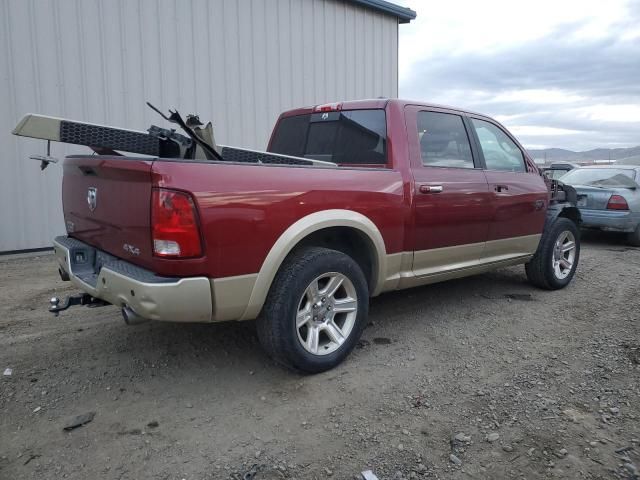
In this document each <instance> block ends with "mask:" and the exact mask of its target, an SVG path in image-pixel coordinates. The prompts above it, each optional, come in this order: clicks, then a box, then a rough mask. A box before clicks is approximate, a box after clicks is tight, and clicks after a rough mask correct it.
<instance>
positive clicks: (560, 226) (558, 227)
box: [525, 217, 580, 290]
mask: <svg viewBox="0 0 640 480" xmlns="http://www.w3.org/2000/svg"><path fill="white" fill-rule="evenodd" d="M565 232H570V233H571V235H573V238H574V240H575V257H574V260H573V264H572V265H571V268H570V270H569V271H568V272H567V275H566V276H563V277H559V276H558V274H557V273H556V270H555V268H554V250H555V246H556V242H557V241H558V239H559V238H560V236H561V235H563V234H565ZM579 260H580V230H579V229H578V227H577V225H576V224H575V223H574V222H573V221H572V220H570V219H568V218H564V217H559V218H557V219H556V220H555V221H554V222H553V223H552V224H551V225H550V226H549V227H548V228H547V230H546V231H545V232H544V234H543V235H542V239H541V241H540V245H539V246H538V250H537V251H536V254H535V255H534V257H533V258H532V259H531V260H530V261H529V263H527V264H526V265H525V271H526V272H527V278H528V279H529V282H531V283H532V284H533V285H535V286H536V287H539V288H544V289H546V290H558V289H560V288H564V287H566V286H567V285H568V284H569V282H571V279H572V278H573V275H574V274H575V272H576V267H577V266H578V261H579Z"/></svg>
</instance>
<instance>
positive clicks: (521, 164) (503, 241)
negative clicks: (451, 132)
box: [467, 115, 548, 262]
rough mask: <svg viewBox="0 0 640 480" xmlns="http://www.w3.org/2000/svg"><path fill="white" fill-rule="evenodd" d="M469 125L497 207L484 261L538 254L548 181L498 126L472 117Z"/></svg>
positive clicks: (494, 211)
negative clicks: (531, 166)
mask: <svg viewBox="0 0 640 480" xmlns="http://www.w3.org/2000/svg"><path fill="white" fill-rule="evenodd" d="M467 126H468V127H469V129H470V130H472V134H473V138H474V141H475V142H476V144H477V147H478V148H477V150H478V151H479V155H480V156H481V157H482V161H483V163H484V165H485V175H486V178H487V183H488V184H489V191H490V192H491V196H492V204H493V215H492V219H491V223H490V226H489V235H488V237H487V245H486V248H485V250H484V253H483V262H492V261H500V260H507V259H509V258H516V257H519V256H524V255H529V254H533V253H535V251H536V249H537V248H538V243H539V241H540V237H541V232H542V229H543V227H544V221H545V215H546V205H547V202H548V190H547V187H546V185H545V183H544V180H543V179H542V177H541V176H540V175H539V174H538V173H537V172H535V171H529V170H532V169H531V168H530V167H528V166H527V162H526V161H525V156H524V153H523V151H522V149H521V148H520V146H519V145H518V144H517V142H516V141H515V140H514V139H512V138H511V136H510V135H509V134H508V133H507V132H506V131H505V130H504V129H503V128H501V127H500V126H499V125H498V124H496V123H494V122H491V121H489V119H486V118H480V117H475V116H473V115H472V116H469V117H468V120H467Z"/></svg>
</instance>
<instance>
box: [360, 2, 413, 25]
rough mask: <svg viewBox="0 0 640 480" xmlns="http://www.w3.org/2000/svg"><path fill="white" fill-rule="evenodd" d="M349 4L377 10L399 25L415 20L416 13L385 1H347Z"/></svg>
mask: <svg viewBox="0 0 640 480" xmlns="http://www.w3.org/2000/svg"><path fill="white" fill-rule="evenodd" d="M349 1H350V2H351V3H355V4H357V5H360V6H362V7H365V8H370V9H372V10H377V11H378V12H381V13H386V14H387V15H392V16H394V17H396V18H397V19H398V21H399V22H400V23H409V22H410V21H411V20H413V19H414V18H416V12H414V11H413V10H411V9H410V8H406V7H401V6H400V5H396V4H395V3H391V2H386V1H385V0H349Z"/></svg>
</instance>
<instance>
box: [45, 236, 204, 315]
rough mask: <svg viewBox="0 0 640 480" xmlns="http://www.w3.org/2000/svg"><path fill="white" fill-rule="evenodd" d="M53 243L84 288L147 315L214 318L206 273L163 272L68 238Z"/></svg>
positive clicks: (63, 265)
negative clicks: (180, 275) (182, 275)
mask: <svg viewBox="0 0 640 480" xmlns="http://www.w3.org/2000/svg"><path fill="white" fill-rule="evenodd" d="M53 248H54V252H55V256H56V259H57V260H58V263H59V264H60V268H61V269H62V271H63V272H64V273H66V274H67V275H68V276H69V280H70V281H71V282H72V283H73V284H74V285H75V286H76V287H78V288H79V289H80V290H82V291H84V292H86V293H88V294H90V295H91V296H93V297H95V298H99V299H101V300H104V301H106V302H109V303H111V304H113V305H115V306H117V307H120V308H125V307H127V308H129V309H131V310H133V311H134V312H135V313H136V314H137V315H138V316H140V317H143V318H146V319H149V320H163V321H174V322H211V321H212V292H211V282H210V280H209V278H207V277H189V278H171V277H160V276H158V275H155V274H154V273H153V272H150V271H149V270H145V269H143V268H140V267H138V266H136V265H133V264H131V263H128V262H125V261H123V260H120V259H118V258H117V257H114V256H112V255H109V254H107V253H105V252H102V251H100V250H98V249H96V248H94V247H91V246H90V245H87V244H86V243H83V242H80V241H79V240H76V239H74V238H70V237H65V236H63V237H57V238H56V239H55V240H54V241H53Z"/></svg>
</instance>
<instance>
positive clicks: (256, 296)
mask: <svg viewBox="0 0 640 480" xmlns="http://www.w3.org/2000/svg"><path fill="white" fill-rule="evenodd" d="M330 227H351V228H355V229H357V230H360V231H361V232H362V233H364V234H365V235H367V237H368V238H369V240H370V241H371V243H372V244H373V246H374V248H375V257H376V259H377V262H376V263H377V265H376V266H375V267H376V268H375V271H374V275H375V288H374V289H373V291H372V292H371V294H372V295H376V294H377V293H379V292H380V290H381V289H382V285H383V283H384V280H385V272H386V269H387V255H386V248H385V244H384V240H383V238H382V234H381V233H380V230H378V227H376V225H375V224H374V223H373V222H372V221H371V220H370V219H369V218H368V217H366V216H364V215H362V214H361V213H358V212H354V211H353V210H341V209H333V210H322V211H320V212H315V213H312V214H310V215H307V216H306V217H303V218H301V219H300V220H298V221H296V222H295V223H294V224H292V225H291V226H290V227H289V228H287V229H286V230H285V231H284V232H283V233H282V235H280V237H279V238H278V240H276V242H275V244H274V245H273V247H271V250H270V251H269V253H268V254H267V257H266V258H265V260H264V262H263V263H262V267H260V271H259V272H258V275H257V278H256V281H255V284H254V286H253V290H252V292H251V296H250V298H249V303H248V305H247V308H246V309H245V311H244V313H243V314H242V317H241V318H240V320H250V319H253V318H256V317H257V316H258V314H259V313H260V310H261V309H262V306H263V305H264V302H265V300H266V298H267V294H268V293H269V289H270V288H271V283H272V282H273V279H274V278H275V276H276V274H277V273H278V270H279V269H280V265H282V262H283V261H284V259H285V258H286V257H287V255H288V254H289V253H290V252H291V251H292V250H293V249H294V248H295V247H296V245H298V244H299V243H300V241H302V240H303V239H304V238H305V237H307V236H308V235H310V234H312V233H313V232H316V231H318V230H322V229H324V228H330Z"/></svg>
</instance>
